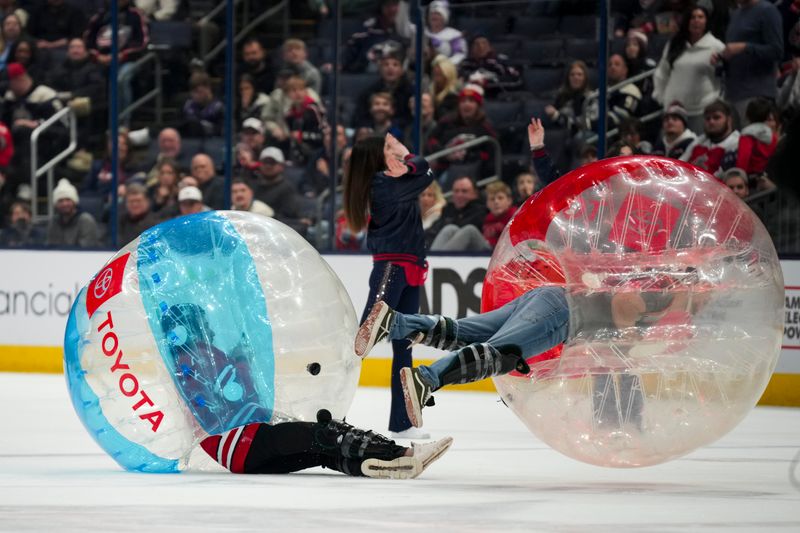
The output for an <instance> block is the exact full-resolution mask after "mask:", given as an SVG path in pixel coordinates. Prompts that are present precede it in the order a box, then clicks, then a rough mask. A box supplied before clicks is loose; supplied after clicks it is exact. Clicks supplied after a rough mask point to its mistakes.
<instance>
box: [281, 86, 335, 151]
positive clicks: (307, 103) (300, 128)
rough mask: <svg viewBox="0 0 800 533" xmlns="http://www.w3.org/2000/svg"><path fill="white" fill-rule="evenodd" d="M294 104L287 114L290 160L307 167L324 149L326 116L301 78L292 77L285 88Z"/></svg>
mask: <svg viewBox="0 0 800 533" xmlns="http://www.w3.org/2000/svg"><path fill="white" fill-rule="evenodd" d="M284 90H285V91H286V95H287V96H288V97H289V101H291V102H292V105H291V107H290V108H289V112H288V113H287V114H286V126H287V127H288V128H289V150H290V152H289V154H290V156H289V158H290V159H291V160H292V161H293V162H294V163H295V164H297V165H301V166H302V165H305V164H306V163H307V162H308V160H309V158H310V157H311V155H312V154H313V153H314V152H316V151H317V150H319V149H320V148H322V130H323V128H325V114H324V111H323V110H322V107H321V106H320V105H319V104H318V103H317V102H315V101H314V99H313V98H312V97H311V96H310V95H309V93H308V89H307V88H306V82H305V80H304V79H303V78H301V77H300V76H291V77H290V78H289V79H288V80H286V85H285V87H284Z"/></svg>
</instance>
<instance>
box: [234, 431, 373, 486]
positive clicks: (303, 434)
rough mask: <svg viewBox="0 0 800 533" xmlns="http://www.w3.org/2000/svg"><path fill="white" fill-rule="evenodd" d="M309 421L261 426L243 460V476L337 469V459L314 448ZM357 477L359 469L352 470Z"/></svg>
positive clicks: (359, 472)
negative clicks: (319, 467) (308, 469)
mask: <svg viewBox="0 0 800 533" xmlns="http://www.w3.org/2000/svg"><path fill="white" fill-rule="evenodd" d="M314 426H315V424H312V423H311V422H286V423H284V424H276V425H274V426H271V425H269V424H261V427H259V428H258V431H257V432H256V435H255V437H254V438H253V443H252V444H251V445H250V451H249V452H248V454H247V458H246V459H245V461H244V472H245V473H246V474H288V473H289V472H297V471H298V470H305V469H306V468H313V467H315V466H323V467H326V468H331V469H333V470H340V468H339V464H338V463H340V462H341V461H337V458H336V457H334V456H331V455H325V454H323V453H320V452H319V451H318V449H317V447H316V446H315V445H314V442H315V441H314ZM355 470H356V472H357V473H355V472H354V473H353V475H360V474H361V470H360V469H355Z"/></svg>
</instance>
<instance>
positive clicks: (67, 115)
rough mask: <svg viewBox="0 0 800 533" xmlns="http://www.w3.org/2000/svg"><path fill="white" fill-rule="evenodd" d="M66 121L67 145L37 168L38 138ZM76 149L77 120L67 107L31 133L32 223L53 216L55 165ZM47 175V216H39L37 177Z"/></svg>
mask: <svg viewBox="0 0 800 533" xmlns="http://www.w3.org/2000/svg"><path fill="white" fill-rule="evenodd" d="M64 120H66V121H67V126H68V127H69V145H68V146H67V147H66V148H65V149H64V150H62V151H61V152H60V153H59V154H57V155H56V156H54V157H53V158H52V159H50V161H48V162H47V163H45V164H44V165H42V166H41V167H39V137H40V136H41V135H42V133H44V132H45V131H47V130H49V129H50V128H52V127H54V126H56V125H58V124H61V125H63V124H64ZM77 147H78V120H77V118H76V117H75V113H74V112H73V111H72V109H71V108H69V107H64V109H62V110H60V111H58V112H57V113H56V114H54V115H53V116H52V117H50V118H48V119H47V120H45V121H44V122H42V123H41V124H39V125H38V126H37V127H36V129H34V130H33V131H32V132H31V191H32V192H33V202H32V204H33V205H32V206H31V207H32V215H33V221H34V222H40V221H42V220H44V219H45V218H50V217H52V216H53V186H54V183H53V181H54V180H53V170H54V168H55V166H56V165H57V164H59V163H60V162H61V161H63V160H64V159H66V158H67V156H69V155H70V154H71V153H72V152H74V151H75V148H77ZM44 174H47V216H46V217H45V216H44V215H40V214H39V177H40V176H42V175H44Z"/></svg>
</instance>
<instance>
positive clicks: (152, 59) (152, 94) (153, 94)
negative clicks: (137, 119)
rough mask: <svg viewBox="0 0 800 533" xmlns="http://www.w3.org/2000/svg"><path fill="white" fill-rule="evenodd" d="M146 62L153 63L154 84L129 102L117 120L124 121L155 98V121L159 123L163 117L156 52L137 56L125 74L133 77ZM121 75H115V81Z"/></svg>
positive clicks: (162, 100) (162, 98)
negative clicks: (147, 90) (150, 88)
mask: <svg viewBox="0 0 800 533" xmlns="http://www.w3.org/2000/svg"><path fill="white" fill-rule="evenodd" d="M148 63H153V64H154V65H155V69H154V72H153V75H154V77H155V86H154V88H153V89H152V90H150V91H149V92H147V93H146V94H143V95H142V96H140V97H139V98H138V99H137V100H135V101H134V102H132V103H131V105H129V106H128V107H126V108H125V109H123V110H122V111H121V112H120V114H119V120H120V121H124V120H126V119H128V118H129V117H130V116H131V114H133V112H134V111H136V110H137V109H139V108H140V107H142V106H143V105H145V104H146V103H148V102H150V101H151V100H155V102H156V115H155V121H156V123H157V124H161V119H162V117H163V111H164V91H163V80H162V79H161V78H162V75H161V59H160V58H159V57H158V54H156V53H155V52H149V53H147V54H145V55H144V56H142V57H141V58H139V59H138V60H137V61H136V62H135V63H134V64H133V65H132V66H131V71H130V72H129V73H128V74H127V76H128V77H130V78H133V77H134V76H135V74H136V73H137V72H139V71H140V70H142V69H143V68H144V66H145V65H147V64H148ZM121 79H122V76H117V83H119V82H120V80H121Z"/></svg>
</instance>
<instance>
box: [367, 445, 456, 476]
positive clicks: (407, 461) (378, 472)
mask: <svg viewBox="0 0 800 533" xmlns="http://www.w3.org/2000/svg"><path fill="white" fill-rule="evenodd" d="M451 444H453V439H452V438H451V437H445V438H444V439H441V440H437V441H434V442H428V443H425V444H420V443H416V442H415V443H412V444H411V447H412V449H413V450H414V454H413V455H411V456H409V457H407V456H403V457H398V458H397V459H394V460H392V461H382V460H380V459H367V460H366V461H364V462H363V463H361V473H363V474H364V475H365V476H367V477H373V478H381V479H413V478H415V477H417V476H418V475H420V474H421V473H422V472H423V471H424V470H425V469H426V468H428V467H429V466H430V465H431V464H432V463H433V462H434V461H436V460H437V459H439V457H441V456H442V455H444V453H445V452H446V451H447V450H448V449H449V448H450V445H451Z"/></svg>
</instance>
